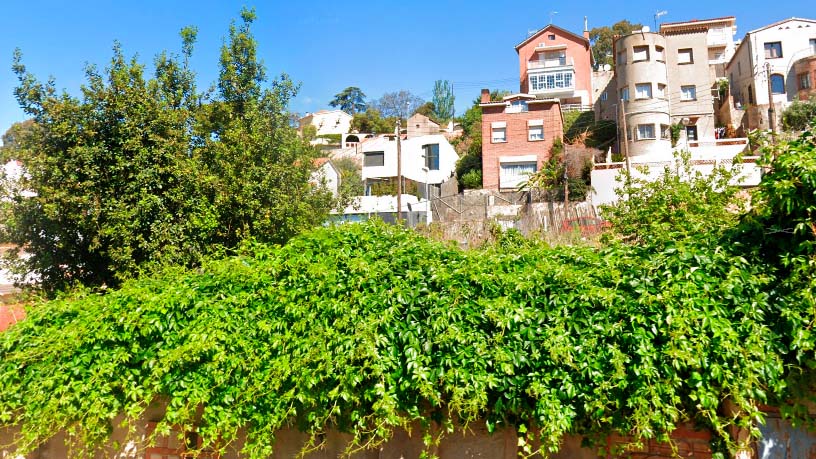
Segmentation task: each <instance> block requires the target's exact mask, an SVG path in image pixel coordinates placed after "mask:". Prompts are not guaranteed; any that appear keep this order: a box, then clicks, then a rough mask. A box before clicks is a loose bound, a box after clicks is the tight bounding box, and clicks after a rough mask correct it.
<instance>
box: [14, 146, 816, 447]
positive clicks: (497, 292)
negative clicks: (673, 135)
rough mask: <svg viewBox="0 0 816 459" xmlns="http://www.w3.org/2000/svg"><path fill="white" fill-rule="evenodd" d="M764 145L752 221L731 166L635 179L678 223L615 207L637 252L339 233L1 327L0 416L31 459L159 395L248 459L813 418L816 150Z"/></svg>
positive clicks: (69, 303) (382, 232) (92, 442)
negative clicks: (406, 432)
mask: <svg viewBox="0 0 816 459" xmlns="http://www.w3.org/2000/svg"><path fill="white" fill-rule="evenodd" d="M774 152H775V153H778V156H777V158H776V159H775V160H774V161H773V163H772V166H773V167H772V172H771V173H770V174H768V175H766V177H765V178H764V179H763V183H762V185H761V187H760V190H759V193H758V195H757V198H756V202H755V206H754V208H753V210H752V211H751V212H750V213H746V214H745V216H744V218H743V219H742V220H741V221H738V219H737V218H736V215H735V211H732V212H733V213H732V215H734V216H733V217H731V216H728V215H724V214H723V212H726V210H722V209H721V207H722V206H723V205H726V204H729V203H731V202H732V199H733V198H734V196H735V195H734V193H733V192H732V188H730V187H728V186H727V183H721V182H718V180H724V179H725V173H724V172H723V173H718V174H715V175H714V176H713V178H712V182H711V183H709V187H711V186H713V185H716V184H717V183H721V185H722V187H721V188H719V189H717V188H714V189H712V191H711V192H710V193H711V194H705V193H706V190H703V189H700V188H697V187H696V181H698V180H702V179H701V178H697V179H695V178H693V177H691V179H690V180H689V177H687V180H686V181H685V182H682V181H681V182H672V181H671V180H670V179H665V180H663V181H658V182H657V184H656V185H654V186H653V187H652V188H648V187H647V185H646V184H645V183H638V182H636V181H635V180H629V181H627V182H626V183H625V184H624V185H625V192H627V193H628V195H629V197H630V199H637V196H636V191H639V192H640V193H643V194H646V193H650V194H653V195H655V197H654V198H653V199H652V200H642V201H640V203H641V206H642V207H646V208H647V209H646V211H650V212H653V216H656V215H659V214H660V211H659V209H660V208H661V207H662V208H664V211H665V213H666V214H667V217H666V218H665V219H662V220H660V221H657V222H652V221H649V220H648V219H645V218H641V216H642V214H643V211H641V209H640V208H634V207H632V206H624V207H622V208H621V209H618V210H616V214H615V215H616V217H615V218H617V220H615V221H616V224H618V225H620V228H619V229H617V230H616V231H619V232H620V233H622V234H623V235H624V236H627V240H628V243H625V244H624V243H621V242H616V241H609V243H608V244H607V245H606V246H605V247H603V248H582V247H559V248H550V247H548V246H545V245H543V244H540V243H537V242H530V241H525V240H523V239H521V238H519V237H516V236H514V235H513V234H512V233H511V234H508V235H506V236H505V237H503V238H500V239H499V241H498V242H497V243H496V244H495V245H494V246H490V247H486V248H483V249H480V250H473V251H461V250H459V249H456V248H454V247H453V246H449V245H443V244H440V243H435V242H431V241H428V240H426V239H424V238H422V237H421V236H418V235H417V234H415V233H413V232H411V231H409V230H405V229H402V228H398V227H390V226H386V225H383V224H379V223H376V222H375V223H366V224H361V225H346V226H343V227H337V228H325V229H320V230H317V231H314V232H311V233H309V234H306V235H302V236H298V237H296V238H294V239H292V240H291V241H290V242H289V243H288V244H287V245H285V246H283V247H267V246H253V247H249V248H247V250H246V252H245V253H244V255H243V256H239V257H234V258H230V259H225V260H221V261H214V262H210V263H208V264H206V265H205V266H204V267H202V268H201V269H199V270H197V271H194V272H189V271H188V272H184V271H181V270H176V271H168V272H166V273H164V274H163V275H160V276H155V277H152V278H144V279H142V280H140V281H138V282H128V283H126V284H125V285H124V286H123V288H122V289H120V290H118V291H115V292H111V293H109V294H107V295H104V296H102V295H96V294H90V293H86V294H81V295H79V296H75V297H72V298H65V299H61V300H59V301H53V302H50V303H46V304H43V305H40V306H38V307H35V308H32V309H31V310H30V315H29V318H28V319H27V320H26V321H24V322H21V323H20V324H18V325H17V326H15V327H13V328H12V329H11V330H10V331H8V332H7V333H4V334H2V335H0V382H2V383H1V384H0V427H3V426H11V425H17V426H20V427H21V428H22V431H21V436H20V437H19V438H18V445H19V446H20V448H21V449H22V451H26V450H29V449H31V448H33V447H36V446H37V445H38V444H40V442H42V441H43V440H45V439H47V438H49V437H51V436H53V435H54V434H55V433H56V432H58V431H60V430H65V431H67V432H68V433H69V434H70V435H72V436H74V438H75V439H78V440H81V442H79V443H77V445H80V444H81V445H85V446H87V447H94V446H98V445H99V444H100V443H101V442H103V441H104V440H105V439H106V438H107V436H108V435H109V433H110V430H111V427H112V426H111V423H112V422H113V419H114V417H115V416H116V415H117V414H120V413H121V414H124V415H126V416H127V420H126V421H127V422H130V423H131V424H132V423H134V422H135V420H136V419H138V418H139V416H140V414H141V413H143V411H144V410H145V408H146V407H147V406H148V405H150V404H151V403H155V402H157V401H158V402H160V403H162V404H166V405H167V411H166V413H165V417H164V420H163V424H164V425H165V426H168V427H169V426H177V427H181V428H182V430H185V431H190V430H196V431H197V432H198V433H199V434H200V435H201V436H202V438H203V441H204V444H205V445H213V446H215V447H216V448H224V447H226V445H228V444H230V443H231V442H234V441H237V439H238V435H239V429H240V428H242V427H246V429H247V430H246V433H247V439H246V443H245V444H244V446H243V449H244V452H245V453H246V454H247V456H248V457H265V455H267V454H268V453H269V451H270V449H271V448H272V445H273V439H274V432H275V431H276V430H277V429H279V428H281V427H283V426H295V427H297V428H299V429H301V430H304V431H306V432H309V433H311V434H312V435H313V438H314V439H319V438H320V434H321V433H322V432H324V431H325V430H326V429H332V428H334V429H339V430H341V431H345V432H349V433H351V434H353V436H354V441H355V443H354V444H355V445H367V446H371V445H375V444H377V442H378V441H382V440H386V439H387V438H389V437H390V435H391V434H392V432H393V430H394V429H396V428H400V427H406V426H408V425H409V424H410V423H412V422H414V421H418V422H420V423H421V424H422V425H423V426H425V427H426V428H430V422H431V421H436V422H439V423H440V424H441V425H442V426H443V427H444V428H443V431H445V430H446V429H450V428H452V427H453V426H455V425H458V424H465V423H468V422H486V423H487V426H488V428H489V429H491V430H492V429H495V428H501V427H504V426H515V427H517V428H518V430H517V431H518V432H519V433H520V434H521V435H525V434H524V432H526V435H540V438H541V440H542V445H543V446H542V447H543V448H544V449H545V450H547V449H549V450H554V449H557V448H558V444H559V443H558V441H559V439H560V438H561V436H562V435H564V434H566V433H574V434H583V435H586V436H588V438H590V439H603V438H604V437H605V435H607V434H609V433H612V432H618V433H624V434H627V435H629V436H631V437H632V438H634V439H638V438H641V439H643V438H658V439H666V438H667V437H666V436H667V434H668V433H669V432H671V431H672V430H673V429H674V428H675V426H677V425H678V423H681V422H686V421H692V422H695V423H697V424H699V425H701V426H705V427H708V428H710V429H712V431H713V432H715V434H717V435H718V436H719V439H720V440H722V442H723V444H726V445H730V446H731V447H732V448H733V447H736V445H734V444H733V442H732V441H731V438H730V436H729V432H730V430H729V427H730V426H741V427H746V428H750V427H751V426H752V425H753V423H754V422H755V421H756V420H757V419H759V418H761V413H759V411H758V409H757V405H758V404H763V403H768V404H775V405H777V406H779V405H784V406H785V412H787V413H793V414H795V413H797V412H798V411H801V410H802V409H803V408H802V407H804V406H806V405H804V404H801V403H799V402H800V401H801V399H800V398H799V397H800V396H801V395H802V394H803V393H804V392H805V391H806V390H808V389H809V387H810V383H811V382H812V381H813V376H814V375H813V370H812V369H813V368H816V357H814V352H813V351H814V349H816V336H814V335H813V334H812V333H811V332H810V331H809V330H810V329H811V326H812V324H813V322H814V320H816V312H814V311H816V303H814V295H813V292H814V287H816V286H814V279H816V275H814V274H816V252H815V251H814V241H816V232H814V228H815V227H816V219H814V200H813V195H814V193H815V192H816V160H814V152H816V144H814V137H813V135H811V134H809V133H808V134H805V135H804V136H803V137H802V138H801V139H799V140H797V141H795V142H791V143H789V144H785V145H783V146H781V147H779V148H776V149H774ZM769 160H770V156H769ZM667 175H671V174H667ZM684 183H688V187H687V188H685V187H686V185H684ZM674 187H681V191H675V190H673V188H674ZM698 193H702V194H700V196H699V199H698V200H699V201H701V203H694V204H693V205H688V204H685V203H682V202H679V201H678V200H676V197H677V196H679V195H684V196H686V197H689V196H690V195H696V194H698ZM717 193H719V194H720V195H721V196H719V197H716V196H713V194H717ZM627 212H628V213H629V214H630V215H629V217H630V218H632V223H631V224H629V225H625V223H626V222H625V218H626V215H627ZM705 215H708V216H709V219H710V220H711V221H710V225H708V226H705V225H703V223H704V220H703V219H702V217H703V216H705ZM726 404H728V405H729V406H730V407H732V408H735V409H736V410H734V411H731V410H725V409H724V406H725V405H726ZM754 433H756V431H755V430H754ZM425 438H426V440H427V441H429V442H430V441H433V439H432V438H431V437H425ZM316 441H317V440H316Z"/></svg>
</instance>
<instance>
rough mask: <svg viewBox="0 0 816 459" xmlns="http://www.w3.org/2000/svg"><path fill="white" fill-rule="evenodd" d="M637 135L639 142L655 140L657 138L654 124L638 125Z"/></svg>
mask: <svg viewBox="0 0 816 459" xmlns="http://www.w3.org/2000/svg"><path fill="white" fill-rule="evenodd" d="M637 135H638V140H645V139H654V138H655V130H654V124H638V126H637Z"/></svg>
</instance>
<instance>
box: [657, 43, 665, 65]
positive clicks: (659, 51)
mask: <svg viewBox="0 0 816 459" xmlns="http://www.w3.org/2000/svg"><path fill="white" fill-rule="evenodd" d="M655 60H656V61H659V62H665V61H666V51H665V50H664V49H663V47H662V46H655Z"/></svg>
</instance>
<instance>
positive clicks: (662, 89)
mask: <svg viewBox="0 0 816 459" xmlns="http://www.w3.org/2000/svg"><path fill="white" fill-rule="evenodd" d="M657 97H659V98H661V99H665V98H666V85H665V84H663V83H658V84H657Z"/></svg>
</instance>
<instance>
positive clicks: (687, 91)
mask: <svg viewBox="0 0 816 459" xmlns="http://www.w3.org/2000/svg"><path fill="white" fill-rule="evenodd" d="M689 95H690V96H689ZM680 100H681V101H684V102H686V101H694V100H697V86H694V85H693V84H689V85H684V86H680Z"/></svg>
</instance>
